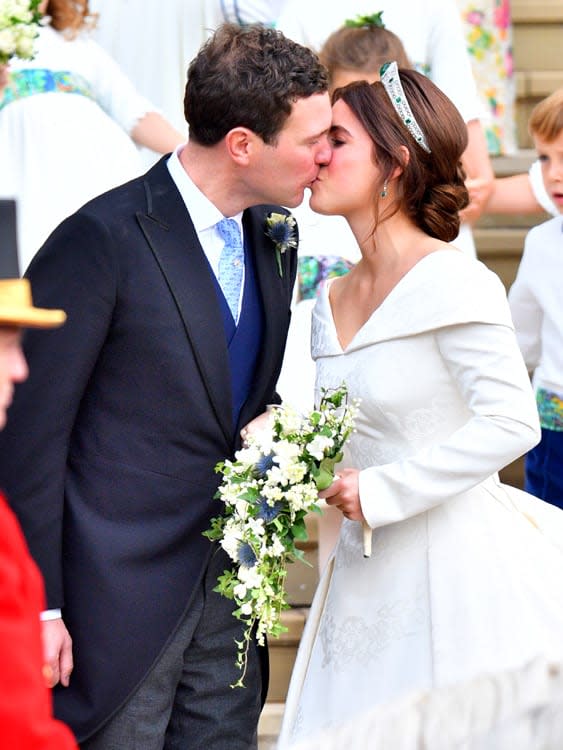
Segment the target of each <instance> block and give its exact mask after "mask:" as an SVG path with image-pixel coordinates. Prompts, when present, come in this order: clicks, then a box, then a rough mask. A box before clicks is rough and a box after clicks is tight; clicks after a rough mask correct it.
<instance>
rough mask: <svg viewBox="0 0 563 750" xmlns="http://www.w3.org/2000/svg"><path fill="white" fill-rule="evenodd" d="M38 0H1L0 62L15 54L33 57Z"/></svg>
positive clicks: (38, 16) (27, 57)
mask: <svg viewBox="0 0 563 750" xmlns="http://www.w3.org/2000/svg"><path fill="white" fill-rule="evenodd" d="M37 5H38V0H2V4H1V7H0V64H6V63H8V62H9V61H10V59H11V58H12V57H14V56H15V55H17V56H18V57H20V58H22V59H24V60H30V59H32V58H33V40H34V39H35V37H36V36H37V34H38V30H39V20H40V14H39V12H38V11H37Z"/></svg>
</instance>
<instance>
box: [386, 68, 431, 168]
mask: <svg viewBox="0 0 563 750" xmlns="http://www.w3.org/2000/svg"><path fill="white" fill-rule="evenodd" d="M380 78H381V83H382V84H383V88H384V89H385V92H386V93H387V96H388V97H389V99H390V101H391V104H392V105H393V108H394V109H395V111H396V113H397V114H398V115H399V117H400V118H401V122H402V123H403V124H404V126H405V127H406V128H407V130H408V131H409V133H410V134H411V136H412V137H413V139H414V140H415V141H416V142H417V143H418V144H419V145H420V146H421V148H423V149H424V150H425V151H426V152H427V153H429V154H430V153H432V152H431V150H430V147H429V146H428V143H427V142H426V138H425V136H424V133H423V132H422V129H421V127H420V125H419V124H418V122H417V121H416V118H415V117H414V115H413V113H412V111H411V108H410V105H409V102H408V99H407V97H406V96H405V92H404V90H403V86H402V83H401V76H400V75H399V68H398V67H397V63H396V62H395V61H393V62H388V63H385V64H384V65H382V66H381V68H380Z"/></svg>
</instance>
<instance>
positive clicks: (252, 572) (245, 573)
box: [237, 565, 264, 589]
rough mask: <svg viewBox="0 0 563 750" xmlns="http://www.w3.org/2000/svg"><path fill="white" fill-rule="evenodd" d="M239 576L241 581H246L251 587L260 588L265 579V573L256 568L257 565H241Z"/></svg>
mask: <svg viewBox="0 0 563 750" xmlns="http://www.w3.org/2000/svg"><path fill="white" fill-rule="evenodd" d="M237 577H238V579H239V581H240V582H241V583H245V584H246V586H247V587H248V588H249V589H257V588H260V586H261V585H262V581H263V578H264V577H263V575H262V574H261V573H260V572H259V571H258V570H257V569H256V565H252V566H251V567H247V566H246V565H241V566H240V568H239V569H238V573H237Z"/></svg>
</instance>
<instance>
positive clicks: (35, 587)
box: [0, 494, 77, 750]
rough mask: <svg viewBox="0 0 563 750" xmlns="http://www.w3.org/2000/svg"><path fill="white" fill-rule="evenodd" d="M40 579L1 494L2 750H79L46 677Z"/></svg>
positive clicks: (0, 661)
mask: <svg viewBox="0 0 563 750" xmlns="http://www.w3.org/2000/svg"><path fill="white" fill-rule="evenodd" d="M42 609H44V591H43V581H42V579H41V574H40V573H39V570H38V568H37V566H36V565H35V563H34V562H33V560H32V559H31V556H30V554H29V551H28V549H27V544H26V543H25V540H24V537H23V534H22V531H21V529H20V527H19V524H18V522H17V520H16V517H15V516H14V514H13V513H12V511H11V510H10V508H9V507H8V505H7V503H6V500H5V499H4V497H3V496H2V495H1V494H0V750H76V748H77V745H76V742H75V741H74V738H73V736H72V733H71V731H70V730H69V729H68V727H66V726H65V725H64V724H63V723H62V722H60V721H56V720H55V719H54V718H53V712H52V705H51V695H50V691H49V689H48V688H47V686H46V684H45V679H44V677H43V674H42V665H43V654H42V648H41V631H40V622H39V613H40V611H41V610H42Z"/></svg>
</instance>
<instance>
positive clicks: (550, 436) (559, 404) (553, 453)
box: [509, 88, 563, 508]
mask: <svg viewBox="0 0 563 750" xmlns="http://www.w3.org/2000/svg"><path fill="white" fill-rule="evenodd" d="M529 130H530V134H531V136H532V138H533V140H534V144H535V147H536V150H537V152H538V156H539V161H540V163H541V169H542V176H543V181H544V185H545V189H546V192H547V193H548V195H549V197H550V199H551V201H552V202H553V203H554V204H555V205H556V206H557V208H558V209H559V212H560V213H563V88H561V89H558V90H557V91H555V92H554V93H553V94H551V96H548V97H547V99H544V100H543V101H541V102H540V103H539V104H538V105H537V106H536V107H535V108H534V109H533V110H532V114H531V116H530V122H529ZM562 232H563V220H562V217H561V216H560V215H559V216H557V217H556V218H553V219H550V220H549V221H546V222H544V223H543V224H540V225H539V226H536V227H534V228H533V229H531V230H530V232H529V233H528V235H527V237H526V243H525V246H524V253H523V256H522V260H521V262H520V267H519V269H518V274H517V277H516V280H515V281H514V284H513V285H512V287H511V289H510V292H509V301H510V307H511V310H512V317H513V319H514V325H515V327H516V333H517V336H518V342H519V344H520V348H521V350H522V353H523V355H524V359H525V360H526V365H527V366H528V369H529V370H530V371H533V373H534V374H533V382H534V387H535V390H536V400H537V404H538V410H539V415H540V422H541V428H542V439H541V442H540V443H539V444H538V445H537V446H536V447H535V448H533V449H532V450H531V451H530V452H529V453H528V454H527V456H526V463H525V469H526V484H525V489H526V490H527V491H528V492H530V493H531V494H533V495H536V496H537V497H539V498H541V499H542V500H547V501H549V502H550V503H553V504H554V505H557V506H559V507H560V508H563V294H562V293H561V279H563V233H562Z"/></svg>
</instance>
